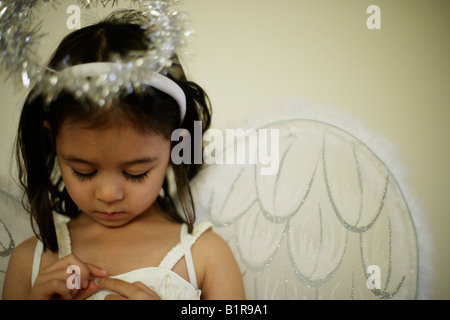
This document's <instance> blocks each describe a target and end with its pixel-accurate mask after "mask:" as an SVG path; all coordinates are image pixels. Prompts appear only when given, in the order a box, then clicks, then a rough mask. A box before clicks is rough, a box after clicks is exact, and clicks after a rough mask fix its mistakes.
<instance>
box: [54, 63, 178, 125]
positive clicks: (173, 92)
mask: <svg viewBox="0 0 450 320" xmlns="http://www.w3.org/2000/svg"><path fill="white" fill-rule="evenodd" d="M122 68H124V65H123V64H121V63H116V62H92V63H85V64H77V65H74V66H71V67H69V68H66V69H63V70H61V72H63V73H64V72H71V73H72V74H74V75H75V76H77V77H89V76H99V75H102V74H105V75H107V74H108V73H112V72H120V70H122ZM140 80H141V82H142V83H144V84H147V85H149V86H152V87H153V88H155V89H158V90H160V91H162V92H164V93H166V94H168V95H169V96H171V97H172V98H174V99H175V101H176V102H177V103H178V105H179V106H180V123H182V122H183V119H184V116H185V115H186V95H185V94H184V91H183V90H182V89H181V88H180V86H179V85H178V84H176V83H175V82H174V81H173V80H171V79H169V78H168V77H165V76H163V75H161V74H159V73H156V72H152V73H149V74H148V76H147V77H145V78H144V79H140Z"/></svg>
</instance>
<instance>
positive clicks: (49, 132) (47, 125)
mask: <svg viewBox="0 0 450 320" xmlns="http://www.w3.org/2000/svg"><path fill="white" fill-rule="evenodd" d="M42 126H43V127H44V130H45V132H46V133H47V135H48V138H49V139H50V141H53V132H52V128H51V127H50V123H49V122H48V121H47V120H44V122H43V123H42Z"/></svg>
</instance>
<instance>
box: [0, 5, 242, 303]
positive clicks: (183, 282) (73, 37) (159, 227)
mask: <svg viewBox="0 0 450 320" xmlns="http://www.w3.org/2000/svg"><path fill="white" fill-rule="evenodd" d="M117 17H120V19H118V18H115V15H112V16H111V17H109V18H107V19H105V20H104V21H102V22H100V23H98V24H96V25H92V26H88V27H85V28H82V29H80V30H77V31H75V32H73V33H71V34H70V35H68V36H67V37H66V38H65V39H64V40H63V41H62V42H61V44H60V46H59V47H58V48H57V50H56V52H55V54H54V56H53V57H52V59H51V61H50V63H49V65H48V67H49V68H51V69H54V70H58V69H60V68H61V65H63V64H62V63H61V62H62V61H64V64H65V65H70V66H71V67H69V68H68V70H65V71H68V72H74V73H76V74H77V75H79V76H80V77H85V78H89V77H90V76H93V75H95V73H96V72H98V70H97V69H101V68H104V67H105V66H108V65H109V64H108V63H107V62H109V61H112V60H113V59H115V58H117V56H119V57H125V56H129V55H130V54H133V55H137V54H138V53H139V52H143V51H145V50H147V48H148V43H147V41H148V38H147V37H146V35H145V28H142V27H141V26H140V25H139V24H137V23H136V21H138V19H137V20H136V13H133V12H131V11H130V12H129V13H126V14H123V13H121V14H120V15H118V16H117ZM173 61H177V60H176V57H174V59H173ZM60 71H61V70H60ZM162 74H164V76H163V75H162ZM157 79H158V83H162V85H160V84H159V85H158V84H156V82H155V84H154V85H152V83H150V84H146V86H145V90H133V91H132V92H131V93H130V91H129V90H128V91H127V90H122V91H119V92H118V93H117V97H116V98H115V99H114V100H113V101H110V102H109V103H107V104H106V105H103V106H99V105H98V104H96V103H94V102H92V101H89V100H87V99H84V100H79V99H77V98H76V97H75V96H74V95H73V94H71V93H69V92H68V91H65V92H62V93H60V94H59V96H58V97H57V98H56V99H54V100H53V101H52V102H51V103H50V104H49V105H47V104H46V103H45V102H44V100H45V97H43V95H42V94H41V95H39V96H37V97H35V96H34V97H33V98H32V99H28V100H27V102H26V103H25V104H24V108H23V111H22V114H21V118H20V123H19V130H18V137H17V146H18V148H17V149H18V160H19V161H18V163H19V177H20V181H21V183H22V184H23V186H24V188H25V191H26V195H27V200H28V203H29V211H30V213H31V217H32V222H33V227H34V228H35V233H36V237H33V238H31V239H28V240H26V241H24V242H23V243H22V244H20V245H19V246H18V247H17V248H16V249H15V250H14V252H13V254H12V256H11V258H10V261H9V266H8V270H7V274H6V277H5V282H4V291H3V298H4V299H86V298H89V299H199V298H202V299H244V298H245V297H244V289H243V283H242V278H241V274H240V271H239V268H238V266H237V264H236V261H235V259H234V257H233V255H232V252H231V251H230V249H229V247H228V245H227V243H226V242H225V241H224V240H223V239H222V238H220V237H219V236H218V235H217V234H216V233H214V231H213V230H212V229H211V224H209V223H207V222H202V223H199V224H194V221H195V211H194V205H193V202H192V197H191V194H190V190H189V181H190V179H191V178H192V177H194V176H195V175H196V173H197V172H198V170H199V165H197V164H185V163H181V164H179V165H175V164H173V163H172V161H171V149H172V147H173V145H174V144H175V143H176V142H172V141H171V134H172V132H173V131H174V130H176V129H177V128H185V129H187V130H188V131H190V133H191V134H192V133H193V128H194V121H202V127H203V130H206V129H207V128H208V126H209V125H210V117H211V114H210V108H209V101H208V98H207V95H206V94H205V92H204V91H203V90H202V89H201V88H200V87H199V86H198V85H197V84H195V83H193V82H190V81H188V80H187V79H186V78H185V76H184V72H183V70H182V68H181V66H180V65H179V64H178V63H173V64H172V66H170V67H168V68H166V69H165V70H163V71H162V72H161V73H160V74H159V75H158V77H157ZM30 94H32V93H30ZM180 119H181V120H180ZM180 122H181V124H180ZM191 154H194V153H193V152H191ZM169 169H171V170H172V172H173V179H169V177H168V174H167V172H168V170H169ZM173 182H175V187H173V186H171V184H172V183H173ZM174 188H175V189H176V191H177V196H178V199H179V202H180V205H181V207H182V211H183V215H180V214H179V212H178V211H177V208H176V205H175V202H174V200H173V199H172V198H171V196H170V191H171V190H172V189H174ZM72 272H78V273H77V274H76V275H79V278H78V280H79V281H78V283H79V286H77V285H76V283H77V281H72V280H73V279H75V280H77V279H76V278H73V277H72ZM69 277H70V278H69ZM69 280H70V281H69Z"/></svg>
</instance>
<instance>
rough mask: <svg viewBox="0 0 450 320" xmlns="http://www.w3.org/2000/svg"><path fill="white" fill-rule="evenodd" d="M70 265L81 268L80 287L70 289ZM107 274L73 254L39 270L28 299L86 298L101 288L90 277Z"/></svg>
mask: <svg viewBox="0 0 450 320" xmlns="http://www.w3.org/2000/svg"><path fill="white" fill-rule="evenodd" d="M70 265H75V266H78V267H79V268H80V289H76V288H74V289H69V286H68V285H67V279H68V278H69V277H70V276H71V274H70V273H67V268H68V267H69V266H70ZM105 276H106V271H105V270H103V269H101V268H99V267H97V266H94V265H92V264H88V263H84V262H82V261H81V260H80V259H78V258H77V257H76V256H74V255H72V254H71V255H68V256H65V257H64V258H62V259H60V260H58V261H57V262H55V263H54V264H51V265H49V266H48V267H46V268H44V269H42V270H40V271H39V274H38V276H37V277H36V281H35V283H34V286H33V288H32V289H31V292H30V294H29V296H28V299H32V300H50V299H62V300H71V299H85V298H87V297H88V296H90V295H91V294H93V293H95V292H97V291H98V290H99V288H98V287H97V286H95V285H94V284H93V280H92V279H90V278H91V277H105Z"/></svg>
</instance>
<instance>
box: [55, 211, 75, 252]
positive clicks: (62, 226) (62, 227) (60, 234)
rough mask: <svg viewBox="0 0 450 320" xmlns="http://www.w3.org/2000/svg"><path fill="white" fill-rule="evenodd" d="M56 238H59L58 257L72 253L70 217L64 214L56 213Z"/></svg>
mask: <svg viewBox="0 0 450 320" xmlns="http://www.w3.org/2000/svg"><path fill="white" fill-rule="evenodd" d="M53 219H54V221H55V231H56V238H57V239H58V258H59V259H61V258H63V257H65V256H67V255H69V254H71V253H72V246H71V243H70V233H69V227H68V225H67V224H68V223H69V221H70V218H69V217H67V216H64V215H62V214H58V213H54V214H53Z"/></svg>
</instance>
